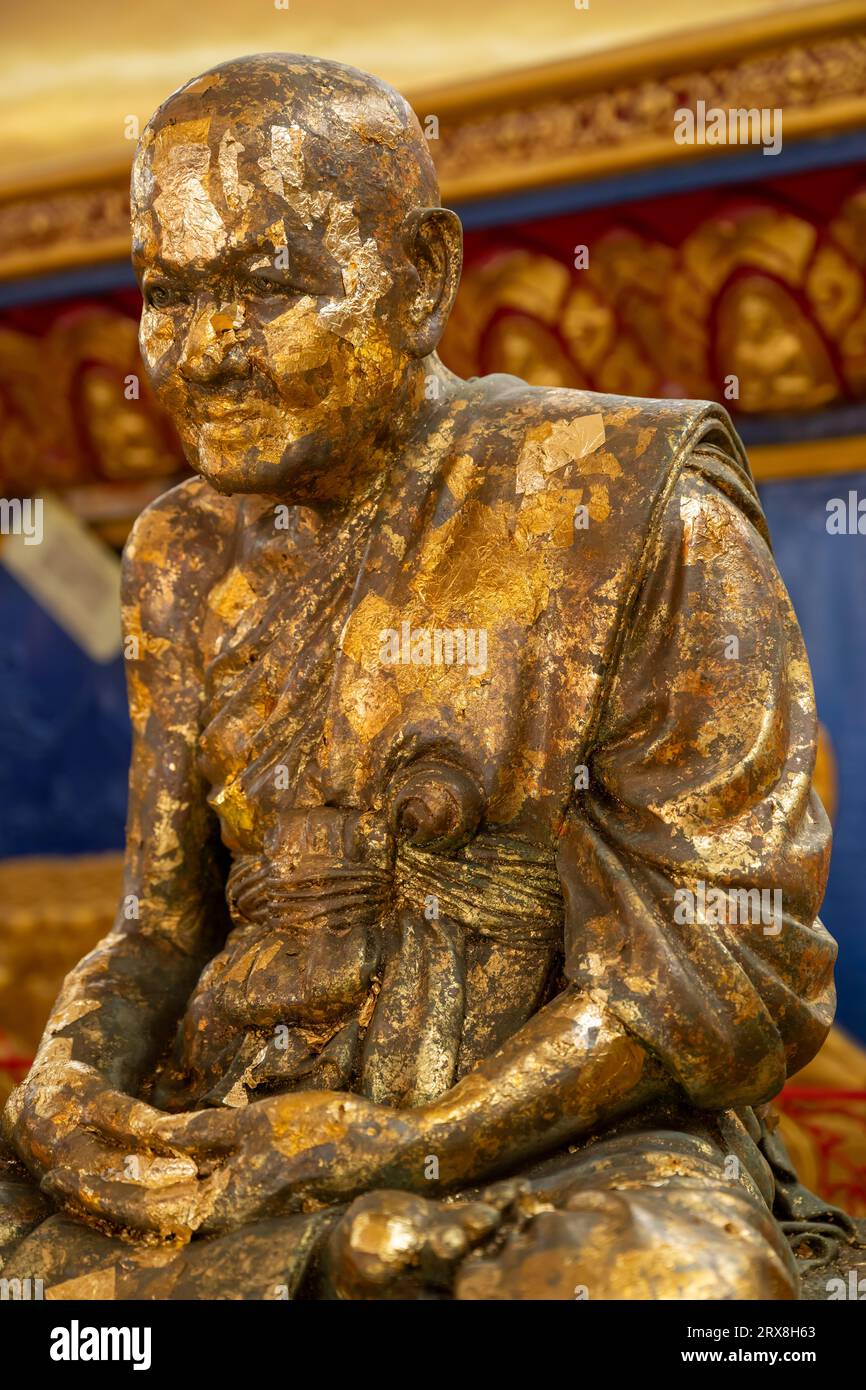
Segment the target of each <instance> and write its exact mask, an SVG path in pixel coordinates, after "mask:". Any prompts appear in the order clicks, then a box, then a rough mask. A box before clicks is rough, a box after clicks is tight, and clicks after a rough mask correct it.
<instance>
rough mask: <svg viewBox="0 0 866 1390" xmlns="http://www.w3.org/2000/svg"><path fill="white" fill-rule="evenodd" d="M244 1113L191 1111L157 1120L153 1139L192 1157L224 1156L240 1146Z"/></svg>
mask: <svg viewBox="0 0 866 1390" xmlns="http://www.w3.org/2000/svg"><path fill="white" fill-rule="evenodd" d="M241 1114H242V1112H241V1111H238V1110H232V1109H217V1108H213V1109H208V1110H190V1111H187V1112H186V1113H184V1114H180V1115H162V1114H160V1115H159V1116H158V1119H157V1121H156V1124H155V1126H154V1135H155V1136H156V1137H157V1138H158V1139H159V1140H160V1141H161V1142H162V1143H164V1144H166V1145H168V1146H170V1147H173V1148H177V1149H182V1150H184V1151H186V1152H189V1153H198V1154H225V1153H231V1152H232V1151H233V1150H234V1149H235V1148H236V1147H237V1145H238V1143H239V1140H240V1134H241V1128H242V1124H241V1119H240V1116H241Z"/></svg>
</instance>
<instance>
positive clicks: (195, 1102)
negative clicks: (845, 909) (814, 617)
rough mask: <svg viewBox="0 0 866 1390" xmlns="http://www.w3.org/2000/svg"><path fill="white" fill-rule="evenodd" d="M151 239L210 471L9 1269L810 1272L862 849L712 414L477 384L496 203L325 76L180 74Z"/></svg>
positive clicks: (735, 469) (165, 618) (149, 299)
mask: <svg viewBox="0 0 866 1390" xmlns="http://www.w3.org/2000/svg"><path fill="white" fill-rule="evenodd" d="M133 226H134V257H135V264H136V267H137V270H138V274H139V277H140V280H141V287H142V291H143V295H144V309H143V313H142V320H141V348H142V354H143V358H144V362H145V366H146V370H147V372H148V375H149V377H150V379H151V380H152V382H153V385H154V387H155V389H156V391H157V393H158V396H159V398H160V400H161V401H162V403H163V405H164V407H165V408H166V409H167V410H168V412H169V414H170V415H171V417H172V419H173V420H174V422H175V424H176V426H177V429H178V430H179V432H180V435H181V438H182V440H183V444H184V447H185V450H186V454H187V457H188V459H189V462H190V464H191V466H192V467H193V469H194V470H195V472H196V473H197V474H198V477H197V478H195V479H193V480H192V481H190V482H186V483H183V484H181V486H180V487H177V488H175V489H174V491H172V492H170V493H168V494H167V495H166V496H164V497H162V498H160V499H159V500H158V501H157V502H156V503H154V504H153V505H152V506H151V507H149V508H148V510H147V511H145V512H144V514H143V515H142V516H141V517H140V519H139V521H138V522H137V524H136V526H135V529H134V532H133V534H132V537H131V539H130V542H129V545H128V547H127V551H126V558H125V623H126V635H127V654H128V656H129V661H128V678H129V697H130V709H131V715H132V722H133V726H134V735H135V743H134V753H133V761H132V771H131V779H130V808H129V824H128V833H127V860H126V865H127V868H126V874H127V877H126V885H125V889H124V899H123V903H122V906H121V909H120V911H119V914H118V919H117V925H116V927H115V929H114V930H113V932H112V933H111V934H110V935H109V936H108V937H107V938H106V939H105V940H104V941H103V942H102V943H101V944H100V945H99V946H98V947H97V948H96V950H95V951H93V952H92V953H91V954H90V955H89V956H88V957H87V958H86V959H85V960H83V961H82V962H81V964H80V965H79V966H78V967H77V968H76V969H75V970H74V971H73V972H72V974H71V975H70V976H69V977H68V978H67V980H66V982H65V984H64V986H63V989H62V992H61V995H60V998H59V999H58V1001H57V1004H56V1006H55V1009H54V1012H53V1014H52V1016H51V1019H50V1021H49V1024H48V1027H47V1030H46V1033H45V1037H44V1040H43V1042H42V1045H41V1047H40V1049H39V1053H38V1056H37V1059H36V1062H35V1064H34V1066H33V1069H32V1071H31V1072H30V1075H29V1077H28V1078H27V1080H26V1081H25V1082H24V1084H23V1085H22V1086H21V1087H20V1088H19V1089H18V1090H17V1092H15V1093H14V1095H13V1097H12V1099H11V1100H10V1102H9V1105H8V1108H7V1111H6V1116H5V1134H6V1138H7V1141H9V1143H10V1144H11V1146H12V1148H13V1149H14V1152H15V1155H16V1157H13V1156H12V1154H11V1150H7V1158H6V1161H5V1162H6V1168H5V1183H4V1186H3V1189H2V1191H3V1200H4V1204H5V1205H4V1213H5V1214H4V1222H5V1225H4V1226H3V1227H2V1229H3V1230H4V1231H5V1232H6V1236H5V1239H6V1244H5V1245H4V1246H3V1250H4V1253H5V1260H6V1264H5V1268H4V1274H5V1275H7V1276H14V1275H20V1276H21V1277H27V1276H29V1277H31V1278H36V1277H42V1278H43V1279H44V1281H45V1285H46V1288H50V1289H51V1291H52V1293H53V1296H54V1297H60V1298H63V1297H82V1296H83V1297H97V1298H99V1297H117V1298H133V1297H134V1298H141V1297H152V1298H172V1297H175V1298H181V1297H200V1298H207V1297H220V1298H238V1297H240V1298H256V1297H262V1298H275V1297H281V1296H282V1297H285V1296H296V1295H297V1296H300V1297H333V1296H338V1297H345V1298H388V1297H422V1298H429V1297H456V1298H459V1299H479V1298H506V1299H523V1298H548V1297H552V1298H569V1299H571V1298H575V1297H587V1296H588V1297H590V1298H617V1299H627V1298H700V1299H721V1298H731V1297H742V1298H750V1297H761V1298H790V1297H796V1296H797V1291H798V1282H797V1281H798V1276H797V1271H796V1267H795V1263H794V1260H793V1258H792V1256H791V1254H790V1252H789V1248H788V1244H787V1242H786V1240H785V1238H784V1236H783V1233H782V1230H781V1227H780V1224H779V1219H778V1218H779V1214H780V1208H779V1183H778V1180H777V1178H775V1177H774V1171H773V1167H772V1164H771V1162H770V1161H768V1155H769V1156H770V1159H772V1153H773V1150H772V1144H773V1142H775V1141H773V1140H772V1139H771V1138H768V1123H769V1122H768V1121H767V1119H766V1117H764V1114H763V1110H762V1107H763V1106H764V1105H765V1103H766V1102H768V1101H769V1100H770V1099H771V1098H772V1097H773V1096H774V1095H776V1093H777V1092H778V1091H779V1089H780V1087H781V1086H782V1084H783V1083H784V1081H785V1077H786V1075H787V1074H788V1073H790V1072H791V1071H793V1070H795V1069H796V1068H798V1067H800V1066H801V1065H802V1064H803V1063H805V1062H807V1061H808V1060H809V1059H810V1058H811V1057H812V1056H813V1055H814V1053H815V1052H816V1050H817V1049H818V1047H819V1046H820V1044H821V1042H822V1040H823V1038H824V1036H825V1034H826V1032H827V1029H828V1027H829V1025H830V1021H831V1017H832V1012H833V989H832V966H833V958H834V947H833V943H832V941H831V940H830V938H829V937H828V935H827V933H826V932H825V930H824V928H823V927H822V926H821V923H820V922H819V921H818V920H817V918H816V913H817V910H818V907H819V904H820V900H821V895H822V891H823V887H824V881H825V876H826V872H827V859H828V844H829V831H828V823H827V820H826V817H825V815H824V813H823V811H822V809H821V806H820V803H819V802H818V801H817V799H816V797H815V796H814V794H813V793H812V790H811V777H812V770H813V762H814V753H815V711H814V704H813V695H812V687H811V681H810V675H809V668H808V664H807V660H806V655H805V652H804V649H803V643H802V640H801V637H800V633H799V630H798V628H797V623H796V621H795V619H794V615H793V613H792V611H791V607H790V603H789V600H788V598H787V595H786V593H785V590H784V588H783V586H782V583H781V581H780V579H779V575H778V573H777V571H776V567H775V565H774V563H773V558H772V555H771V552H770V547H769V543H768V538H767V531H766V526H765V523H764V519H763V516H762V513H761V509H760V506H759V503H758V500H757V497H756V493H755V489H754V486H753V483H752V480H751V476H750V473H749V468H748V465H747V463H746V460H745V458H744V455H743V452H742V449H741V446H740V444H739V442H738V440H737V437H736V435H735V434H734V433H733V431H732V428H731V425H730V422H729V420H728V418H727V416H726V414H725V412H724V411H723V410H720V409H719V408H718V407H716V406H714V405H711V404H707V403H704V402H691V401H652V400H629V399H624V398H620V397H613V396H601V395H591V394H585V393H581V392H575V391H566V390H544V389H538V388H531V387H528V386H526V385H525V384H524V383H523V382H521V381H519V380H517V379H515V378H513V377H508V376H492V377H485V378H481V379H473V380H470V381H462V380H460V379H458V378H457V377H455V376H453V375H452V374H451V373H450V372H449V371H447V370H446V369H445V368H444V366H443V365H442V364H441V362H440V361H439V359H438V358H437V356H436V347H437V343H438V341H439V338H440V335H441V334H442V331H443V328H444V325H445V322H446V320H447V317H448V313H449V310H450V308H451V305H452V303H453V300H454V296H455V294H456V291H457V285H458V280H459V274H460V259H461V241H460V226H459V222H458V219H457V217H456V216H455V215H454V214H453V213H452V212H449V211H448V210H446V209H443V208H442V207H441V206H440V204H439V196H438V190H437V185H436V179H435V176H434V171H433V166H432V163H431V160H430V156H429V153H428V150H427V147H426V144H425V140H424V138H423V137H422V134H421V131H420V129H419V127H418V124H417V121H416V120H415V117H414V116H413V114H412V112H411V111H410V109H409V107H408V106H407V104H406V103H405V101H403V100H402V98H400V97H399V96H398V95H397V94H396V93H395V92H394V91H393V90H391V89H390V88H389V87H388V86H386V85H385V84H384V83H382V82H379V81H377V80H376V79H374V78H371V77H368V76H366V75H364V74H363V73H360V72H356V71H354V70H353V69H351V68H347V67H342V66H340V65H339V64H336V63H331V62H322V61H318V60H315V59H310V58H304V57H296V56H291V55H281V54H277V55H265V56H261V57H253V58H244V59H240V60H238V61H236V62H232V63H227V64H225V65H224V66H222V67H219V68H217V69H215V70H214V71H212V72H209V73H207V74H205V75H204V76H203V77H200V78H198V79H197V80H196V81H193V82H191V83H189V84H188V85H187V86H185V87H183V88H181V89H180V91H178V92H176V93H175V94H174V95H173V96H172V97H170V98H169V99H168V100H167V101H166V102H165V104H164V105H163V106H162V107H161V108H160V109H159V111H158V112H157V113H156V115H155V116H154V117H153V119H152V120H151V122H150V124H149V125H148V127H147V129H146V130H145V132H144V135H143V137H142V140H141V143H140V146H139V149H138V152H137V156H136V160H135V167H134V173H133ZM756 1107H757V1113H756ZM777 1157H778V1155H777ZM22 1165H23V1166H22ZM789 1176H790V1175H789ZM33 1180H35V1182H36V1183H38V1190H37V1187H36V1186H35V1184H34V1181H33ZM774 1202H775V1204H776V1207H775V1214H774V1210H773V1207H774ZM782 1214H783V1215H784V1213H782ZM789 1214H790V1213H789ZM10 1232H11V1234H10Z"/></svg>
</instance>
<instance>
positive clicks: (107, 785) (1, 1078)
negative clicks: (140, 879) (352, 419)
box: [0, 0, 866, 1212]
mask: <svg viewBox="0 0 866 1390" xmlns="http://www.w3.org/2000/svg"><path fill="white" fill-rule="evenodd" d="M696 11H698V13H696ZM722 18H723V19H724V23H721V20H722ZM2 23H3V30H4V51H3V56H2V57H0V71H2V83H0V90H2V93H3V95H2V97H0V128H2V130H3V132H4V139H3V141H2V143H0V497H2V498H3V499H7V500H12V499H21V500H22V501H23V500H24V499H27V498H33V497H36V496H40V497H44V496H49V497H50V498H51V499H53V500H52V504H51V505H52V507H53V508H54V510H53V511H52V516H54V517H55V518H57V526H58V527H59V530H55V532H54V534H55V535H56V536H60V537H61V539H60V540H56V542H55V544H53V545H51V544H43V545H38V546H37V545H34V546H32V547H28V546H26V545H23V544H22V543H21V542H20V540H19V539H18V538H12V537H0V697H2V699H0V705H2V719H0V1100H2V1098H3V1095H4V1094H5V1091H7V1090H8V1088H9V1087H10V1086H11V1084H12V1082H13V1081H14V1080H15V1079H16V1078H17V1077H20V1076H21V1075H22V1074H23V1072H24V1070H25V1069H26V1066H27V1059H28V1057H29V1056H30V1055H32V1051H33V1049H34V1047H35V1045H36V1043H37V1041H38V1038H39V1035H40V1032H41V1029H42V1026H43V1023H44V1020H45V1017H46V1014H47V1011H48V1009H49V1008H50V1005H51V1003H52V1001H53V998H54V996H55V994H56V991H57V988H58V986H59V983H60V980H61V979H62V977H63V974H64V973H65V972H66V971H67V970H68V969H69V968H70V966H71V965H72V964H74V962H75V961H76V960H77V959H78V958H79V957H80V956H81V955H82V954H84V952H85V951H86V950H88V949H89V948H90V947H91V945H92V944H93V943H94V942H95V941H96V940H97V939H98V938H99V937H100V936H101V935H102V934H104V932H105V931H106V930H107V929H108V927H109V925H110V922H111V919H112V917H113V915H114V913H115V910H116V906H117V901H118V895H119V881H120V880H119V874H120V857H119V851H120V850H121V847H122V844H123V827H124V814H125V801H126V764H127V759H128V755H129V734H128V726H127V713H126V697H125V691H124V678H123V660H122V653H121V650H120V639H119V633H118V629H117V624H116V618H115V617H114V614H115V609H116V583H117V555H118V553H119V550H120V548H121V546H122V544H123V541H124V538H125V536H126V534H127V532H128V530H129V527H130V525H131V523H132V521H133V520H134V518H135V516H136V514H137V512H138V511H139V510H140V509H141V508H142V507H143V506H144V505H146V503H147V502H148V501H149V500H150V499H151V498H153V497H154V496H156V495H157V494H158V493H159V492H160V491H162V490H163V489H164V488H166V487H168V486H170V485H171V484H172V483H173V482H174V481H176V480H177V479H178V477H180V476H182V474H183V471H184V463H183V459H182V457H181V455H180V452H179V449H178V446H177V443H176V440H175V438H174V436H173V433H172V430H171V428H170V426H169V424H168V422H167V421H166V420H165V419H164V418H162V417H161V415H160V412H159V410H158V408H157V407H156V405H155V402H154V401H153V399H152V397H151V396H150V394H149V391H148V388H147V385H146V383H145V382H144V380H143V378H142V377H141V373H140V365H139V362H138V356H137V346H136V320H137V316H138V312H139V307H140V300H139V295H138V291H137V288H136V285H135V281H134V279H133V277H132V273H131V271H130V268H129V264H128V255H129V232H128V192H127V182H128V174H129V165H130V160H131V156H132V150H133V148H134V140H135V138H136V136H137V133H138V131H139V129H140V128H141V127H142V126H143V125H144V123H145V121H146V120H147V118H148V117H149V115H150V114H151V112H152V110H153V109H154V108H155V106H156V105H158V103H159V102H160V101H161V100H162V99H163V98H164V97H165V96H166V95H167V94H168V93H169V92H170V91H171V90H172V89H173V88H175V87H176V86H178V85H179V84H181V83H182V82H184V81H186V80H187V79H188V78H190V77H192V76H193V75H195V74H196V73H198V72H199V71H201V70H203V69H204V68H206V67H208V66H210V65H212V64H214V63H216V62H220V61H223V60H225V59H227V58H230V57H235V56H238V55H239V54H242V53H250V52H258V51H265V50H272V49H283V50H293V51H299V52H308V53H316V54H320V55H322V56H328V57H333V58H338V59H340V60H342V61H345V62H349V63H354V64H356V65H357V66H360V67H363V68H367V69H369V70H371V71H374V72H376V73H378V74H379V75H381V76H383V77H385V78H387V79H388V80H390V81H392V82H394V83H395V85H397V86H398V87H399V88H400V89H401V90H402V91H404V92H405V94H406V95H407V96H408V97H409V98H410V99H411V100H412V102H413V104H414V106H415V109H416V111H417V113H418V115H419V117H420V118H421V120H422V124H423V125H424V128H425V131H426V132H427V133H428V135H429V137H430V148H431V152H432V154H433V158H434V160H435V161H436V164H437V166H438V169H439V173H440V178H441V183H442V193H443V201H444V202H447V203H448V204H449V205H451V206H453V207H455V208H456V209H457V210H458V211H459V212H460V214H461V216H462V218H463V222H464V226H465V230H466V269H465V276H464V282H463V287H462V290H461V295H460V299H459V301H458V305H457V309H456V311H455V313H454V316H453V318H452V321H451V324H450V325H449V328H448V331H447V334H446V338H445V341H444V344H443V349H442V355H443V357H444V359H445V360H446V362H447V363H448V365H449V366H451V367H452V368H453V369H454V370H455V371H458V372H460V373H461V374H464V375H470V376H471V375H478V374H481V373H486V372H492V371H508V372H514V373H516V374H518V375H520V376H523V377H525V378H527V379H528V380H529V381H531V382H533V383H536V384H551V385H560V386H579V387H589V388H591V389H594V390H599V391H605V392H621V393H624V394H632V395H641V396H659V395H661V396H693V397H702V398H712V399H716V400H721V401H723V402H724V404H725V405H726V406H727V408H728V409H730V411H731V413H732V414H733V416H734V419H735V421H736V423H737V426H738V428H739V429H740V431H741V433H742V435H743V437H744V439H745V441H746V443H747V445H748V446H749V451H750V456H751V459H752V464H753V468H754V472H755V475H756V478H757V480H758V482H759V485H760V490H761V495H762V498H763V502H764V506H765V509H766V512H767V515H768V518H769V523H770V528H771V532H772V536H773V542H774V546H775V550H776V554H777V557H778V562H779V565H780V567H781V570H782V574H783V576H784V578H785V580H786V583H787V585H788V588H789V590H790V592H791V595H792V598H793V601H794V605H795V608H796V610H797V614H798V616H799V620H800V623H801V626H802V628H803V631H804V634H805V638H806V644H807V647H808V651H809V655H810V659H811V663H812V669H813V674H814V680H815V686H816V690H817V698H818V709H819V714H820V718H821V723H822V733H821V747H820V754H819V768H818V774H819V785H820V791H821V794H822V797H823V798H824V801H825V804H826V805H827V807H828V810H829V811H830V813H831V815H832V817H833V821H834V827H835V845H834V851H833V861H832V869H831V877H830V884H829V888H828V892H827V897H826V900H825V905H824V911H823V916H824V920H825V921H826V923H827V925H828V927H829V928H830V930H831V931H832V933H833V935H834V936H835V937H836V938H837V940H838V941H839V943H840V963H839V972H838V985H839V1025H840V1026H839V1028H838V1029H836V1030H834V1033H833V1034H832V1035H831V1038H830V1040H829V1042H828V1044H827V1046H826V1047H825V1049H824V1051H823V1052H822V1053H821V1055H820V1056H819V1057H818V1058H817V1059H816V1061H815V1062H814V1063H812V1064H811V1066H810V1067H809V1068H808V1069H807V1071H806V1072H805V1073H801V1075H800V1076H799V1077H796V1078H793V1080H792V1082H791V1083H790V1084H789V1086H788V1088H787V1089H786V1091H785V1093H783V1096H782V1098H781V1101H780V1106H781V1108H782V1110H783V1114H784V1120H783V1123H784V1125H785V1130H786V1135H787V1138H788V1140H789V1143H790V1145H791V1147H792V1150H793V1152H794V1154H795V1157H796V1159H797V1161H798V1163H799V1165H800V1169H801V1174H802V1176H803V1178H804V1180H805V1181H806V1182H807V1183H808V1184H810V1185H812V1186H813V1187H815V1188H818V1189H820V1190H821V1191H823V1192H824V1193H825V1194H827V1195H829V1196H831V1197H833V1198H835V1199H836V1200H840V1201H842V1202H843V1203H845V1204H847V1205H848V1207H849V1209H851V1210H852V1211H860V1212H866V1177H864V1165H866V876H864V858H866V856H864V849H866V724H864V711H866V534H860V533H859V532H858V530H857V526H856V521H857V516H858V513H857V503H858V501H859V500H860V499H866V7H864V5H863V3H862V0H832V3H806V4H796V3H789V0H775V3H767V0H726V3H725V4H724V6H712V5H709V4H706V3H704V4H701V5H699V6H695V4H694V0H656V3H654V4H652V5H648V4H646V3H645V2H644V0H591V4H589V6H588V7H585V6H583V5H582V0H534V3H528V0H497V3H496V4H494V3H493V2H492V0H476V4H475V5H474V6H473V7H469V6H466V5H465V4H464V3H462V0H437V3H436V4H435V5H434V6H411V7H410V6H406V5H405V3H404V0H367V4H365V5H364V6H360V7H359V6H358V5H357V3H356V0H290V3H289V0H286V4H282V3H281V0H276V3H273V0H188V3H187V4H186V5H184V6H179V5H177V4H175V3H168V0H151V3H150V4H149V5H147V6H146V7H144V8H143V9H142V8H141V7H119V6H117V5H115V4H114V3H113V0H82V3H80V4H79V5H77V6H74V7H70V6H68V5H66V4H63V3H61V0H43V3H42V4H41V5H40V6H38V7H32V6H31V7H26V6H25V7H20V8H19V9H18V10H17V12H16V13H15V14H11V13H8V12H7V13H5V14H4V16H3V21H2ZM700 103H704V108H703V109H704V110H706V109H708V108H722V109H725V110H727V109H730V108H748V109H751V108H770V109H771V110H775V109H779V110H781V111H782V113H783V141H782V146H781V149H780V150H779V151H778V152H777V153H774V154H772V155H770V154H766V153H764V151H763V149H762V147H761V146H760V145H747V144H734V145H709V144H698V143H692V144H689V143H683V144H680V143H677V141H676V140H675V138H674V129H675V112H677V111H681V110H689V111H692V112H695V113H698V112H699V111H700V109H701V108H700ZM583 248H585V249H583ZM834 499H842V501H843V502H844V505H845V514H846V516H847V517H848V518H849V521H851V520H852V519H853V525H848V527H847V528H846V531H844V532H843V533H841V534H837V533H834V532H832V531H829V530H828V526H827V520H828V503H832V502H833V500H834ZM864 513H866V502H864ZM61 519H62V524H61ZM863 531H864V533H866V517H864V520H863Z"/></svg>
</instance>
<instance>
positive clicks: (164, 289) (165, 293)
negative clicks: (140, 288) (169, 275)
mask: <svg viewBox="0 0 866 1390" xmlns="http://www.w3.org/2000/svg"><path fill="white" fill-rule="evenodd" d="M147 302H148V304H150V305H151V306H152V307H153V308H154V309H169V308H171V306H172V305H173V304H179V303H180V302H181V296H180V294H179V293H178V291H177V290H174V289H172V287H171V286H170V285H151V286H150V288H149V289H148V291H147Z"/></svg>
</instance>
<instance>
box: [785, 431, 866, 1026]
mask: <svg viewBox="0 0 866 1390" xmlns="http://www.w3.org/2000/svg"><path fill="white" fill-rule="evenodd" d="M815 448H816V451H820V448H821V444H820V442H816V444H815ZM850 489H854V490H856V492H857V493H858V495H859V497H861V498H866V471H864V472H863V473H847V474H845V475H844V476H840V477H820V478H800V479H797V480H796V481H791V482H779V483H766V484H764V485H763V486H762V487H761V489H760V491H761V500H762V501H763V504H764V510H765V511H766V513H767V519H768V521H769V524H770V532H771V534H772V538H773V547H774V549H775V552H776V559H777V561H778V564H779V569H780V570H781V572H782V576H783V578H784V580H785V583H786V584H787V586H788V592H789V593H790V595H791V598H792V600H793V603H794V608H795V609H796V611H797V617H798V619H799V622H800V626H801V628H802V630H803V635H804V637H805V639H806V648H807V650H808V652H809V659H810V661H811V664H812V676H813V678H814V682H815V693H816V696H817V701H818V713H819V715H820V717H821V720H822V722H823V723H824V725H825V726H826V728H827V730H828V732H829V734H830V738H831V740H832V743H833V749H834V752H835V755H836V762H837V765H838V767H837V770H838V776H839V804H838V809H837V814H836V822H835V827H834V830H835V833H834V837H833V858H832V861H831V865H830V882H829V884H828V887H827V895H826V897H825V899H824V906H823V909H822V912H821V916H822V918H823V920H824V922H825V924H826V926H827V927H828V929H829V930H830V931H831V932H832V933H833V935H834V936H835V937H836V940H837V941H838V942H839V966H838V970H837V976H836V981H837V987H838V990H839V1013H838V1018H839V1022H840V1023H842V1024H844V1026H845V1027H846V1028H847V1029H848V1031H849V1032H851V1033H853V1034H855V1035H856V1036H857V1037H859V1038H861V1039H863V1040H864V1041H866V536H859V535H854V536H836V535H829V534H828V532H827V529H826V521H827V502H828V501H829V500H830V499H831V498H834V497H842V498H846V499H847V496H848V492H849V490H850Z"/></svg>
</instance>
